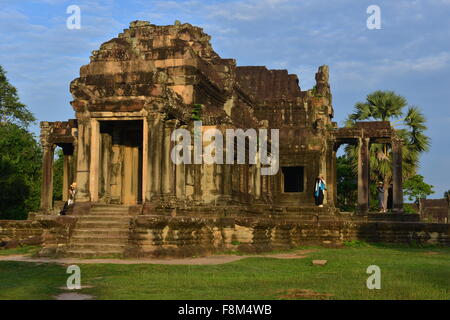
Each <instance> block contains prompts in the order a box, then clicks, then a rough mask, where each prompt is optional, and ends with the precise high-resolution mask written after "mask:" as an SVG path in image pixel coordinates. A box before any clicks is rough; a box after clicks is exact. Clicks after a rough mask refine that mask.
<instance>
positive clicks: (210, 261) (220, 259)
mask: <svg viewBox="0 0 450 320" xmlns="http://www.w3.org/2000/svg"><path fill="white" fill-rule="evenodd" d="M311 252H314V250H298V251H294V252H290V253H276V254H260V255H242V256H237V255H211V256H207V257H199V258H167V259H81V258H63V259H52V258H32V257H29V256H26V255H10V256H0V261H22V262H35V263H57V264H62V265H70V264H82V263H88V264H93V263H95V264H97V263H109V264H168V265H174V264H178V265H216V264H224V263H229V262H233V261H238V260H241V259H244V258H254V257H256V258H277V259H303V258H306V254H308V253H311Z"/></svg>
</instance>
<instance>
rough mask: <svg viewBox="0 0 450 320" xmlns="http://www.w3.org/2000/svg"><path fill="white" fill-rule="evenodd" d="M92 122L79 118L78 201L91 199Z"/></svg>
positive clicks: (76, 197)
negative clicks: (90, 157) (90, 158)
mask: <svg viewBox="0 0 450 320" xmlns="http://www.w3.org/2000/svg"><path fill="white" fill-rule="evenodd" d="M90 143H91V135H90V122H89V120H78V144H77V193H76V196H75V200H76V201H77V202H88V201H90V196H89V156H90Z"/></svg>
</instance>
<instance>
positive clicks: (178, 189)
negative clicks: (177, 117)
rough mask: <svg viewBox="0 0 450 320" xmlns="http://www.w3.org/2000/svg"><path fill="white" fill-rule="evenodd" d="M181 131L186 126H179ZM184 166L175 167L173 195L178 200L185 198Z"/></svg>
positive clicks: (183, 164) (182, 164)
mask: <svg viewBox="0 0 450 320" xmlns="http://www.w3.org/2000/svg"><path fill="white" fill-rule="evenodd" d="M181 129H187V126H181ZM185 169H186V164H185V163H184V162H183V163H180V164H177V165H175V194H176V196H177V198H178V199H179V200H185V198H186V172H185Z"/></svg>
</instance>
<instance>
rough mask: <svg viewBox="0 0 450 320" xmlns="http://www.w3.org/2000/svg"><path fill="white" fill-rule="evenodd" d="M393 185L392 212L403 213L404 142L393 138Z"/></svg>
mask: <svg viewBox="0 0 450 320" xmlns="http://www.w3.org/2000/svg"><path fill="white" fill-rule="evenodd" d="M392 184H393V204H392V207H393V208H392V211H394V212H402V211H403V181H402V141H401V139H399V138H397V137H394V138H392Z"/></svg>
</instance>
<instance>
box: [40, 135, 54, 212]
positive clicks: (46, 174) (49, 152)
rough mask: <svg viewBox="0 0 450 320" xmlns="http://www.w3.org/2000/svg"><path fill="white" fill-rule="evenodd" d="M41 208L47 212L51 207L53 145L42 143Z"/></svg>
mask: <svg viewBox="0 0 450 320" xmlns="http://www.w3.org/2000/svg"><path fill="white" fill-rule="evenodd" d="M43 149H44V150H43V151H44V153H43V157H42V186H41V210H42V211H44V212H47V213H50V211H51V210H52V209H53V156H54V151H55V146H54V145H53V144H50V143H45V144H43Z"/></svg>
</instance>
